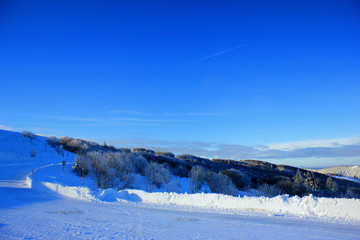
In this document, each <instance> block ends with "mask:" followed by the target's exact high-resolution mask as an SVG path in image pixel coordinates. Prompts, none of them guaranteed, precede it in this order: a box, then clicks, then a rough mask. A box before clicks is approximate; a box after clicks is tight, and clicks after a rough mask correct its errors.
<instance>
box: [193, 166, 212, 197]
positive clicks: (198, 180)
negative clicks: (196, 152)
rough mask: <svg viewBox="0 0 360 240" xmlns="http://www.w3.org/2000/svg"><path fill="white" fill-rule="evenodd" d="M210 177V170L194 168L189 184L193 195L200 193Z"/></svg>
mask: <svg viewBox="0 0 360 240" xmlns="http://www.w3.org/2000/svg"><path fill="white" fill-rule="evenodd" d="M207 177H208V170H207V169H205V168H203V167H200V166H194V167H193V168H192V169H191V170H190V173H189V183H190V190H191V192H192V193H198V192H200V190H201V187H202V186H203V185H204V184H205V183H206V179H207Z"/></svg>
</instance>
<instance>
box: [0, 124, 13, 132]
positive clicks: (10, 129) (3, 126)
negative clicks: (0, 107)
mask: <svg viewBox="0 0 360 240" xmlns="http://www.w3.org/2000/svg"><path fill="white" fill-rule="evenodd" d="M0 129H3V130H7V131H17V129H16V128H13V127H9V126H5V125H1V124H0Z"/></svg>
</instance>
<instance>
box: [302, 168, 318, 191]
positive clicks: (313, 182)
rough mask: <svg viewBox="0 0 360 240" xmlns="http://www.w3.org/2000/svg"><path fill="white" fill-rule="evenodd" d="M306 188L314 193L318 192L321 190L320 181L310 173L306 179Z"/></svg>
mask: <svg viewBox="0 0 360 240" xmlns="http://www.w3.org/2000/svg"><path fill="white" fill-rule="evenodd" d="M305 186H306V187H307V188H308V189H310V190H313V191H317V190H319V189H320V180H319V179H318V178H315V176H314V173H313V172H311V171H308V172H307V174H306V178H305Z"/></svg>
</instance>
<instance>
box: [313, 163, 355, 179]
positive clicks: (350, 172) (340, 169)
mask: <svg viewBox="0 0 360 240" xmlns="http://www.w3.org/2000/svg"><path fill="white" fill-rule="evenodd" d="M315 171H317V172H320V173H323V174H333V175H341V176H344V177H350V178H349V179H347V180H350V181H353V179H355V178H354V177H356V178H360V166H348V167H347V166H337V167H330V168H323V169H318V170H315Z"/></svg>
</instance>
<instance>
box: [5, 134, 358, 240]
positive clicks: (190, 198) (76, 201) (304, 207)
mask: <svg viewBox="0 0 360 240" xmlns="http://www.w3.org/2000/svg"><path fill="white" fill-rule="evenodd" d="M31 150H35V151H36V154H35V156H34V157H31ZM73 159H74V155H73V154H70V153H65V154H64V156H62V155H61V154H58V153H57V152H56V151H55V150H54V149H52V148H51V147H50V146H48V145H47V143H46V140H45V138H43V137H36V138H35V139H33V140H30V139H27V138H24V137H23V136H22V135H21V134H20V133H13V132H7V131H1V130H0V170H1V173H2V174H1V176H0V197H1V198H0V199H1V201H0V239H111V238H112V239H169V238H173V239H265V238H269V237H276V239H336V238H337V239H358V236H359V235H360V229H359V227H358V225H359V223H360V217H359V216H360V213H359V212H360V211H359V206H360V203H359V200H354V199H341V200H340V199H325V198H319V199H318V198H312V197H307V198H303V199H301V198H289V197H287V196H279V197H276V198H272V199H269V198H264V197H230V196H224V195H218V194H193V195H191V194H174V193H161V192H157V193H147V192H145V191H143V190H125V191H121V192H117V191H115V190H112V189H109V190H98V189H96V188H94V183H93V181H92V180H91V179H90V178H86V179H85V187H82V186H81V178H80V177H78V176H75V175H74V174H72V172H71V164H67V165H66V167H65V169H64V171H63V170H62V166H61V165H60V162H61V161H62V160H66V161H67V162H72V161H73ZM43 166H44V167H43ZM33 169H34V173H33V174H32V170H33ZM140 180H141V179H140ZM29 186H30V187H31V188H29ZM299 217H301V218H299ZM345 218H347V220H345ZM324 220H326V221H324ZM329 220H330V221H329ZM345 222H346V224H344V223H345Z"/></svg>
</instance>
